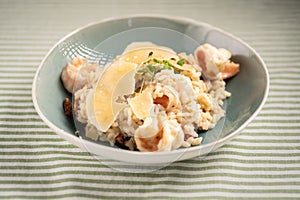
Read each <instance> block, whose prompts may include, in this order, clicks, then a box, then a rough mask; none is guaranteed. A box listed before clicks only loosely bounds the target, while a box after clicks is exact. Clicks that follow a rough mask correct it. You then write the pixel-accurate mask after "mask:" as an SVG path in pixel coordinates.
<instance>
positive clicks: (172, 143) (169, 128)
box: [134, 107, 184, 152]
mask: <svg viewBox="0 0 300 200" xmlns="http://www.w3.org/2000/svg"><path fill="white" fill-rule="evenodd" d="M134 139H135V142H136V145H137V148H138V149H139V150H140V151H150V152H153V151H170V150H174V149H177V148H179V147H180V146H181V145H182V143H183V140H184V133H183V131H182V129H181V127H180V125H179V124H178V122H177V121H176V120H168V119H167V115H166V113H164V112H160V111H159V108H158V107H155V108H154V112H153V113H152V115H151V117H148V118H146V120H145V122H144V124H143V125H142V126H140V127H139V128H138V129H137V130H136V132H135V136H134Z"/></svg>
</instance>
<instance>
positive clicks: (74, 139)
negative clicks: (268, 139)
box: [32, 14, 270, 161]
mask: <svg viewBox="0 0 300 200" xmlns="http://www.w3.org/2000/svg"><path fill="white" fill-rule="evenodd" d="M130 18H158V19H166V20H174V21H177V22H185V23H188V24H193V25H196V26H204V27H209V28H212V29H214V30H216V31H219V32H220V33H222V34H224V35H226V36H229V37H230V38H232V39H234V40H236V41H238V42H239V43H241V44H243V45H244V46H246V47H247V48H248V49H249V50H251V51H252V52H253V53H254V55H255V56H256V57H257V58H258V60H259V62H260V63H261V66H262V67H263V70H264V73H265V78H266V86H265V89H264V96H263V99H262V101H261V103H260V105H259V106H258V108H257V109H256V110H255V112H254V113H253V114H252V115H251V116H250V117H249V118H248V119H247V120H246V121H245V122H244V123H243V124H242V125H241V126H240V127H238V128H237V129H235V130H234V131H232V132H231V133H229V134H228V135H226V136H224V137H222V138H219V139H218V140H216V141H215V142H211V143H207V144H203V145H199V146H195V147H192V148H183V149H177V150H174V151H164V152H136V151H129V150H124V149H119V148H112V147H110V146H104V145H99V144H95V143H93V144H95V145H98V146H101V148H103V149H104V150H109V151H115V152H122V153H123V154H124V153H125V154H127V155H128V156H142V157H144V156H153V157H156V156H167V155H173V156H174V155H177V154H179V155H182V154H183V153H184V152H185V151H188V152H190V151H194V152H199V151H201V150H202V149H205V148H208V147H210V146H212V148H213V149H212V150H215V149H217V148H219V147H220V146H222V145H224V144H225V142H227V141H229V140H231V139H232V138H233V137H235V136H236V135H238V134H239V133H240V132H241V131H242V130H243V129H244V128H245V127H247V126H248V124H249V123H250V122H251V121H252V120H253V119H254V118H255V117H256V116H257V115H258V113H259V112H260V111H261V110H262V108H263V106H264V104H265V102H266V100H267V98H268V94H269V87H270V80H269V73H268V69H267V66H266V64H265V63H264V61H263V59H262V58H261V57H260V55H259V54H258V53H257V52H256V51H255V49H253V48H252V47H251V46H250V45H248V44H247V43H246V42H244V41H242V40H241V39H240V38H238V37H236V36H234V35H233V34H231V33H228V32H226V31H224V30H222V29H220V28H218V27H215V26H212V25H210V24H208V23H205V22H201V21H197V20H195V19H191V18H187V17H182V16H172V15H162V14H134V15H124V16H119V17H109V18H105V19H102V20H99V21H95V22H91V23H88V24H86V25H84V26H82V27H79V28H77V29H75V30H73V31H71V32H70V33H68V34H67V35H65V36H64V37H62V38H61V39H60V40H59V41H58V42H56V43H55V44H54V45H53V46H52V48H51V49H50V50H49V51H48V53H47V54H46V55H45V56H44V58H43V60H42V61H41V63H40V65H39V66H38V68H37V71H36V73H35V76H34V79H33V83H32V101H33V105H34V107H35V110H36V111H37V113H38V115H39V116H40V117H41V119H42V120H43V121H44V122H45V123H46V124H47V125H48V126H49V127H50V128H51V129H52V130H53V131H54V132H55V133H56V134H58V135H59V136H61V137H63V138H65V139H66V140H68V141H69V142H71V141H72V142H71V143H75V145H77V146H78V147H80V148H82V149H83V150H85V151H87V149H86V147H85V146H84V144H83V143H82V141H81V139H80V138H79V137H77V136H76V135H75V134H72V133H69V132H67V131H65V130H63V129H60V128H59V127H57V126H56V125H55V124H53V123H52V122H51V121H50V120H49V119H47V117H46V116H45V115H44V114H43V112H42V111H41V109H40V107H39V104H38V101H37V96H36V90H37V82H38V79H39V74H40V71H41V69H42V67H43V65H44V63H45V62H46V60H47V58H48V57H49V55H50V54H51V53H52V52H53V51H54V50H55V49H56V48H57V47H58V46H59V45H60V44H61V43H62V42H64V41H65V40H66V39H68V38H70V37H71V36H73V35H75V34H76V33H78V32H80V31H83V30H85V29H86V28H89V27H92V26H95V25H98V24H102V23H106V22H110V21H115V20H122V19H130ZM87 142H89V141H87ZM90 143H92V142H90ZM198 156H200V155H198ZM179 157H180V156H179ZM121 159H122V158H121ZM124 161H125V160H124ZM126 161H128V160H127V159H126Z"/></svg>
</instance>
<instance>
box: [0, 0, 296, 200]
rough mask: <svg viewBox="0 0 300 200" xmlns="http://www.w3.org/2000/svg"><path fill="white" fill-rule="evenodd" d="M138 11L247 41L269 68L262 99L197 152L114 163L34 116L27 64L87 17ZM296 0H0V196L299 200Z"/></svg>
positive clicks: (33, 63)
mask: <svg viewBox="0 0 300 200" xmlns="http://www.w3.org/2000/svg"><path fill="white" fill-rule="evenodd" d="M143 13H158V14H168V15H175V16H184V17H190V18H193V19H196V20H199V21H203V22H207V23H210V24H212V25H214V26H217V27H220V28H222V29H224V30H225V31H228V32H230V33H232V34H234V35H236V36H238V37H240V38H241V39H243V40H244V41H245V42H247V43H249V44H250V45H251V46H252V47H253V48H254V49H256V50H257V51H258V53H259V54H260V55H261V56H262V58H263V59H264V61H265V62H266V64H267V66H268V70H269V73H270V83H271V85H270V93H269V97H268V100H267V102H266V104H265V106H264V108H263V110H262V111H261V113H260V114H259V115H258V116H257V117H256V119H255V120H254V121H253V122H252V123H251V124H250V125H249V126H248V127H247V128H246V129H244V130H243V131H242V133H241V134H240V135H239V136H237V137H236V138H234V139H233V140H232V141H230V142H229V143H228V144H226V145H224V146H223V147H221V148H220V149H218V150H217V151H215V152H213V153H211V154H209V155H208V156H207V157H205V158H204V159H198V158H195V159H191V160H187V161H184V162H179V163H174V164H172V165H170V166H169V167H166V168H164V169H161V170H158V171H156V172H153V173H144V174H135V173H123V172H117V171H114V170H112V169H110V168H109V167H107V166H105V165H102V164H101V163H99V162H98V160H96V159H95V158H93V157H92V156H90V155H89V154H88V153H86V152H84V151H82V150H80V149H79V148H77V147H75V146H73V145H72V144H70V143H69V142H67V141H65V140H63V139H62V138H60V137H59V136H58V135H56V134H55V133H54V132H53V131H52V130H51V129H49V128H48V127H47V126H46V125H45V124H44V123H43V121H42V120H41V119H40V118H39V116H38V115H37V113H36V111H35V109H34V107H33V103H32V99H31V87H32V80H33V77H34V74H35V72H36V69H37V67H38V65H39V63H40V62H41V60H42V58H43V57H44V55H45V54H46V53H47V51H48V50H49V49H50V48H51V47H52V45H54V44H55V43H56V42H57V41H58V40H59V39H60V38H61V37H63V36H64V35H66V34H67V33H69V32H70V31H72V30H74V29H76V28H77V27H80V26H83V25H85V24H87V23H90V22H94V21H99V20H101V19H104V18H107V17H112V16H120V15H129V14H143ZM299 24H300V1H266V0H263V1H258V0H257V1H232V0H230V1H218V0H215V1H198V0H185V1H175V0H166V1H159V0H151V1H138V0H130V1H122V0H107V1H104V0H103V1H98V0H95V1H93V0H88V1H77V0H67V1H62V0H54V1H52V0H51V1H39V0H26V1H21V0H20V1H19V0H0V198H3V199H53V198H55V199H58V198H66V199H85V198H97V199H134V198H150V199H157V198H159V199H160V198H166V199H187V198H195V199H199V198H200V197H202V198H204V199H206V198H213V199H218V198H221V199H223V198H228V199H234V198H236V199H242V198H257V199H261V198H272V199H273V198H274V199H275V198H279V199H288V198H295V199H297V198H298V199H300V124H299V122H300V100H299V98H300V25H299Z"/></svg>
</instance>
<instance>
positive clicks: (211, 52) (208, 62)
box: [194, 44, 239, 80]
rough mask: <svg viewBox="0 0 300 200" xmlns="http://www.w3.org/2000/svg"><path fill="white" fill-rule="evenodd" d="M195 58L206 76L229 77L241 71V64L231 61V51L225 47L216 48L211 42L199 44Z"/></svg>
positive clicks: (211, 77) (215, 77)
mask: <svg viewBox="0 0 300 200" xmlns="http://www.w3.org/2000/svg"><path fill="white" fill-rule="evenodd" d="M194 54H195V55H194V56H195V59H196V62H197V64H198V65H199V66H200V67H201V68H202V72H203V74H204V76H205V78H207V79H210V80H213V79H223V80H224V79H227V78H230V77H233V76H235V75H236V74H237V73H238V72H239V64H236V63H234V62H232V61H230V60H229V59H230V57H231V53H230V52H229V51H228V50H226V49H223V48H219V49H217V48H215V47H214V46H212V45H210V44H204V45H201V46H199V47H198V48H197V49H196V50H195V53H194Z"/></svg>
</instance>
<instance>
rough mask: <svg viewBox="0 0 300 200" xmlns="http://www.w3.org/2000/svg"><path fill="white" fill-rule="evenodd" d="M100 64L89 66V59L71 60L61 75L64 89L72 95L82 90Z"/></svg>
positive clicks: (77, 58)
mask: <svg viewBox="0 0 300 200" xmlns="http://www.w3.org/2000/svg"><path fill="white" fill-rule="evenodd" d="M97 67H98V64H96V63H95V64H89V63H88V61H87V59H85V58H82V57H80V56H78V57H76V58H74V59H73V60H71V61H70V62H69V63H68V64H67V65H66V66H65V67H64V69H63V71H62V73H61V80H62V82H63V85H64V87H65V88H66V90H67V91H68V92H70V93H73V92H75V91H76V90H78V89H81V88H82V87H83V86H84V85H87V84H88V83H89V80H90V76H89V74H91V72H95V71H96V70H97Z"/></svg>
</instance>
